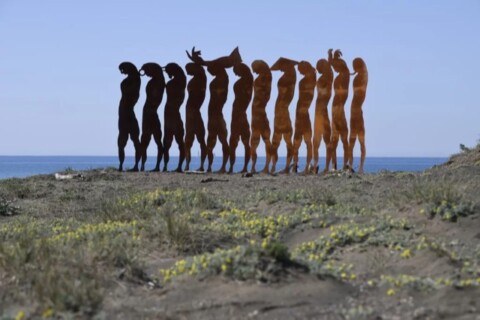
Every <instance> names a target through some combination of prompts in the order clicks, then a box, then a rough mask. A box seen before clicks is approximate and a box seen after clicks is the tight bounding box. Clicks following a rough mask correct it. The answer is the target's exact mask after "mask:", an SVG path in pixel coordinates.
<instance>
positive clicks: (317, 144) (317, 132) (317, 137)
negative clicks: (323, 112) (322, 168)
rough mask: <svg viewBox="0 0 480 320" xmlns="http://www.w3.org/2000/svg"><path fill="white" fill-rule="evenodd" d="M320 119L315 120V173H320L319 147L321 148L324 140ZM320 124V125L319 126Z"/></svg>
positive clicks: (313, 146)
mask: <svg viewBox="0 0 480 320" xmlns="http://www.w3.org/2000/svg"><path fill="white" fill-rule="evenodd" d="M317 122H318V121H315V129H314V130H315V131H314V133H313V145H312V148H313V170H314V172H315V173H318V160H319V149H320V143H321V141H322V132H321V128H320V126H319V125H318V123H317ZM317 126H318V127H317Z"/></svg>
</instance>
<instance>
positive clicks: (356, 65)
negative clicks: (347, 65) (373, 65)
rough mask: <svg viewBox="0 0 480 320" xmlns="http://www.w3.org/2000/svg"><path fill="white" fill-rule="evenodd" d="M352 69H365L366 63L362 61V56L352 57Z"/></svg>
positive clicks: (362, 70) (359, 70) (361, 70)
mask: <svg viewBox="0 0 480 320" xmlns="http://www.w3.org/2000/svg"><path fill="white" fill-rule="evenodd" d="M352 64H353V70H354V71H355V72H364V71H366V70H367V65H366V64H365V61H363V59H362V58H355V59H353V63H352Z"/></svg>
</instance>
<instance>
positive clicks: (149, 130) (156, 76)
mask: <svg viewBox="0 0 480 320" xmlns="http://www.w3.org/2000/svg"><path fill="white" fill-rule="evenodd" d="M142 72H143V74H142ZM140 75H146V76H147V77H150V78H151V80H150V81H148V83H147V88H146V89H145V91H146V93H147V98H146V100H145V105H144V107H143V118H142V139H141V149H142V167H141V170H142V171H144V170H145V162H146V161H147V148H148V145H149V144H150V139H151V138H152V135H153V139H154V140H155V143H156V144H157V163H156V165H155V168H154V169H153V170H152V171H160V162H161V161H162V156H163V144H162V127H161V125H160V119H159V118H158V114H157V110H158V107H159V106H160V103H162V99H163V92H164V91H165V78H164V77H163V71H162V68H161V67H160V66H159V65H158V64H156V63H154V62H149V63H145V64H144V65H143V66H142V68H141V69H140ZM135 166H137V164H135Z"/></svg>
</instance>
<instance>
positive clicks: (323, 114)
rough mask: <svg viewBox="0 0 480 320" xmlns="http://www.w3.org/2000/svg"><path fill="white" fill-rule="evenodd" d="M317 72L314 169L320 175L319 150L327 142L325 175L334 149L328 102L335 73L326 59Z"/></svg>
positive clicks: (320, 62) (322, 61)
mask: <svg viewBox="0 0 480 320" xmlns="http://www.w3.org/2000/svg"><path fill="white" fill-rule="evenodd" d="M317 71H318V72H319V73H320V74H321V76H320V78H318V80H317V101H316V106H315V123H314V130H313V169H314V170H315V173H318V159H319V156H318V149H319V148H320V142H321V141H322V139H323V141H324V142H325V148H326V150H327V156H326V158H327V159H326V162H325V169H324V173H326V172H328V167H329V165H330V161H331V157H332V155H331V153H332V148H331V144H330V140H331V135H332V130H331V128H330V119H329V117H328V102H329V101H330V97H331V96H332V84H333V71H332V67H330V64H329V63H328V61H327V60H325V59H320V60H318V61H317Z"/></svg>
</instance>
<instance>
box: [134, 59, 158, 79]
mask: <svg viewBox="0 0 480 320" xmlns="http://www.w3.org/2000/svg"><path fill="white" fill-rule="evenodd" d="M140 75H141V76H143V75H146V76H147V77H150V78H153V77H163V71H162V67H160V66H159V65H158V64H157V63H155V62H148V63H145V64H144V65H143V66H142V68H141V69H140Z"/></svg>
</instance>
